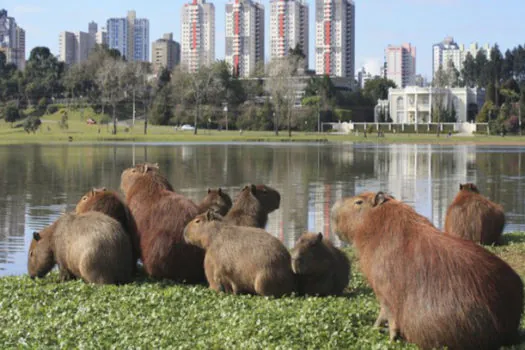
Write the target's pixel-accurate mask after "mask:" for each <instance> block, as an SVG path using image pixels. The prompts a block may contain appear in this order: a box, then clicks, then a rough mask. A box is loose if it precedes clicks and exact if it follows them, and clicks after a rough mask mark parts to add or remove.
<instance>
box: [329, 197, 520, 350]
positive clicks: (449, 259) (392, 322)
mask: <svg viewBox="0 0 525 350" xmlns="http://www.w3.org/2000/svg"><path fill="white" fill-rule="evenodd" d="M332 220H333V227H334V228H335V231H336V233H337V234H338V235H339V237H340V238H341V239H342V240H345V241H347V242H352V244H353V246H354V248H355V249H356V251H357V253H358V256H359V260H360V267H361V270H362V272H363V274H364V276H366V278H367V280H368V282H369V283H370V285H371V287H372V288H373V290H374V293H375V295H376V297H377V299H378V301H379V304H380V306H381V311H380V313H379V316H378V318H377V320H376V323H375V326H380V325H381V324H382V323H384V322H386V321H388V327H389V331H390V338H391V339H395V338H397V337H398V336H400V337H402V338H405V339H406V340H407V341H408V342H411V343H415V344H417V345H418V346H419V347H421V348H423V349H431V348H439V347H443V346H448V348H449V349H497V348H499V347H500V346H502V345H509V344H512V343H514V342H515V341H517V340H518V330H519V324H520V319H521V315H522V312H523V283H522V281H521V278H520V277H519V276H518V274H517V273H516V272H515V271H514V270H513V269H512V268H511V267H510V266H509V265H508V264H507V263H505V262H504V261H503V260H501V259H500V258H499V257H497V256H496V255H494V254H492V253H490V252H488V251H487V250H486V249H485V248H483V247H482V246H480V245H478V244H477V243H474V242H472V241H468V240H464V239H461V238H457V237H453V236H449V235H445V234H442V232H440V231H439V230H438V229H437V228H436V227H434V226H433V225H432V224H431V223H430V222H429V221H428V219H426V218H424V217H423V216H421V215H419V214H418V213H416V211H415V210H414V209H413V208H412V207H410V206H409V205H407V204H405V203H402V202H401V201H398V200H395V199H392V198H390V197H388V196H386V195H384V194H383V193H382V192H378V193H372V192H365V193H362V194H361V195H358V196H355V197H347V198H343V199H341V200H339V201H337V202H336V203H335V204H334V206H333V208H332Z"/></svg>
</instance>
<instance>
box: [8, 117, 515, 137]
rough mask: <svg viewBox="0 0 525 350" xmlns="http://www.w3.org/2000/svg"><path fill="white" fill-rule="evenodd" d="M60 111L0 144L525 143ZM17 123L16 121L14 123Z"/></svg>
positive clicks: (11, 134) (14, 131) (15, 130)
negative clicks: (132, 120) (115, 121)
mask: <svg viewBox="0 0 525 350" xmlns="http://www.w3.org/2000/svg"><path fill="white" fill-rule="evenodd" d="M60 118H61V111H58V112H56V113H54V114H51V115H46V116H44V117H42V121H43V124H42V126H41V127H40V129H39V130H38V131H37V132H36V134H27V133H26V132H25V131H24V130H23V128H13V127H11V125H10V124H9V123H5V122H0V144H21V143H38V144H47V143H67V142H68V141H69V138H70V137H71V138H72V142H114V141H117V142H118V141H124V142H126V141H127V142H289V141H291V142H369V143H383V144H389V143H425V144H458V143H472V144H487V145H525V138H522V137H519V136H506V137H501V136H486V135H477V136H471V137H468V136H456V135H454V136H452V137H447V136H446V134H441V136H440V137H436V135H435V134H434V133H432V134H426V133H419V134H401V133H399V134H391V133H385V137H382V138H378V137H377V135H376V134H375V133H373V134H368V137H366V138H365V137H364V136H363V133H359V135H353V134H352V135H341V134H333V133H321V134H318V133H304V132H294V133H293V136H292V137H291V138H289V137H288V133H287V132H286V131H285V130H281V131H280V132H279V136H275V134H274V133H273V132H270V131H245V132H243V133H242V134H241V133H240V132H239V131H217V130H205V129H200V130H199V133H198V135H193V132H191V131H175V130H174V128H173V127H169V126H155V125H149V126H148V135H144V123H143V122H142V121H138V122H137V123H136V125H135V126H134V127H133V128H130V127H126V126H123V125H119V126H118V132H117V135H112V134H111V128H112V126H111V125H87V124H86V122H85V120H87V118H93V119H95V120H99V119H100V116H99V115H97V114H95V113H94V112H93V110H92V109H91V108H86V109H84V110H83V111H81V110H71V111H69V112H68V125H69V127H68V129H67V130H66V129H60V127H59V121H60ZM15 124H18V123H15Z"/></svg>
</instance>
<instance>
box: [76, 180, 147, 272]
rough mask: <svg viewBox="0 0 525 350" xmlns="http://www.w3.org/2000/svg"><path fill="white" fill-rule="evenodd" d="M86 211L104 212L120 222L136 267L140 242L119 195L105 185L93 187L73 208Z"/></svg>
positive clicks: (127, 209) (77, 211) (131, 217)
mask: <svg viewBox="0 0 525 350" xmlns="http://www.w3.org/2000/svg"><path fill="white" fill-rule="evenodd" d="M88 211H98V212H101V213H104V214H106V215H108V216H110V217H112V218H113V219H115V220H117V221H118V222H120V224H121V225H122V227H123V228H124V230H125V231H126V232H127V233H128V234H129V237H130V239H131V245H132V247H133V261H134V262H135V263H134V266H135V267H136V263H137V260H138V259H139V258H140V243H139V238H138V235H137V228H136V225H135V220H134V219H133V216H132V215H131V213H130V211H129V208H128V206H127V205H126V204H125V203H124V201H123V200H122V199H120V196H119V195H118V194H117V193H116V192H113V191H108V190H107V189H106V188H105V187H102V188H93V189H92V190H91V191H88V192H87V193H86V194H85V195H83V196H82V198H81V199H80V201H79V202H78V203H77V206H76V208H75V212H76V213H77V214H82V213H85V212H88ZM135 270H136V269H135Z"/></svg>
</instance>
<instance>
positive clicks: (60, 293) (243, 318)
mask: <svg viewBox="0 0 525 350" xmlns="http://www.w3.org/2000/svg"><path fill="white" fill-rule="evenodd" d="M505 238H506V243H507V244H506V245H504V246H502V247H495V248H493V247H491V248H489V249H490V250H492V251H494V252H495V253H496V254H498V255H499V256H501V257H502V258H503V259H505V260H506V261H507V262H508V263H509V264H510V265H512V266H513V268H514V269H516V271H518V273H519V274H520V275H521V276H522V278H524V279H525V233H520V234H508V235H506V237H505ZM347 252H348V254H349V256H350V258H351V259H352V261H353V265H352V279H351V282H350V285H349V286H348V289H347V291H346V293H345V295H344V296H342V297H329V298H319V297H308V298H302V297H286V298H281V299H273V298H264V297H258V296H247V295H243V296H232V295H226V294H217V293H215V292H213V291H210V290H209V289H207V288H205V287H201V286H183V285H175V284H172V283H171V282H157V281H149V280H147V279H146V278H142V279H141V280H139V281H138V282H135V283H133V284H129V285H125V286H120V287H116V286H94V285H87V284H85V283H83V282H80V281H73V282H67V283H61V284H59V283H58V276H57V274H56V273H54V274H52V275H51V276H48V277H46V278H45V279H41V280H34V281H33V280H31V279H30V278H29V277H27V276H21V277H6V278H0V323H1V324H2V325H3V327H0V344H2V345H3V348H15V347H29V348H37V347H43V348H58V347H60V348H73V347H74V348H83V347H86V348H93V347H101V348H109V347H111V346H117V347H118V348H130V347H133V348H157V349H159V348H173V347H177V348H180V349H210V348H213V349H224V348H234V349H255V348H257V349H261V348H264V349H275V348H285V349H305V348H310V349H311V348H315V349H326V348H334V349H379V348H381V349H416V347H415V346H413V345H409V344H406V343H403V342H401V341H397V342H395V343H390V342H389V341H388V335H387V334H382V333H380V332H378V331H377V330H375V329H374V328H372V324H373V323H374V321H375V318H376V317H377V313H378V312H379V307H378V304H377V302H376V300H375V296H374V294H373V292H372V290H371V289H370V288H369V287H368V285H367V283H366V282H365V280H364V279H363V276H362V275H361V274H360V273H359V269H358V265H357V263H356V261H355V258H354V256H353V253H352V250H351V249H348V250H347ZM522 327H525V317H524V318H523V320H522ZM522 346H525V338H524V342H523V343H522Z"/></svg>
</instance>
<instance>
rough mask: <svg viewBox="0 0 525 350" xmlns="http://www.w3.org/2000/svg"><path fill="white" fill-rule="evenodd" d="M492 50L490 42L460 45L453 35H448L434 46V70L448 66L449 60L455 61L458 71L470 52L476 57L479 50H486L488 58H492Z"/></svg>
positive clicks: (434, 71)
mask: <svg viewBox="0 0 525 350" xmlns="http://www.w3.org/2000/svg"><path fill="white" fill-rule="evenodd" d="M490 50H491V47H490V46H489V44H485V45H483V47H480V46H478V43H476V42H474V43H472V44H470V46H469V47H468V48H465V45H458V44H457V43H456V42H455V41H454V38H453V37H451V36H449V37H446V38H445V39H444V40H443V41H442V42H440V43H438V44H434V45H433V46H432V72H433V74H435V73H436V72H437V71H438V69H439V67H440V66H442V67H443V68H446V67H447V63H448V62H449V61H452V63H454V67H455V68H456V69H457V70H458V71H461V69H462V68H463V62H465V59H466V58H467V55H468V54H469V53H470V54H471V55H472V57H474V58H476V55H477V54H478V52H479V51H484V52H485V55H486V56H487V59H490Z"/></svg>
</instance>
